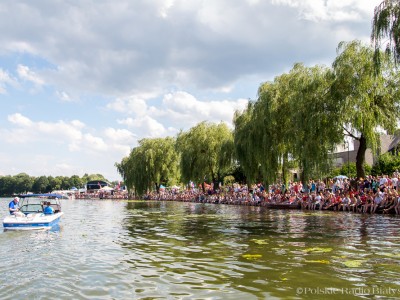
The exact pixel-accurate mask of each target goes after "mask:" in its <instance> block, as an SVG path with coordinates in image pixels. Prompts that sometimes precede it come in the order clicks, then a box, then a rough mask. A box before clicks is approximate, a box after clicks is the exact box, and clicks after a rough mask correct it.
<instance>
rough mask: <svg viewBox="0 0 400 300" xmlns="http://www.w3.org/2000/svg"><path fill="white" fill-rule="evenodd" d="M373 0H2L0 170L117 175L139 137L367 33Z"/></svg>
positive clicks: (221, 113) (159, 132) (237, 99)
mask: <svg viewBox="0 0 400 300" xmlns="http://www.w3.org/2000/svg"><path fill="white" fill-rule="evenodd" d="M380 3H381V1H372V0H191V1H188V0H151V1H149V0H118V1H114V0H112V1H108V0H86V1H81V0H68V1H62V0H25V1H23V0H2V1H1V2H0V27H1V35H0V103H1V106H0V137H1V138H0V175H16V174H19V173H27V174H28V175H30V176H35V177H36V176H42V175H45V176H72V175H78V176H80V177H81V176H83V175H84V174H85V173H87V174H102V175H103V176H104V177H105V178H107V179H108V180H110V181H115V180H120V179H121V176H120V175H119V174H118V172H117V169H116V167H115V163H116V162H121V160H122V159H123V158H124V157H125V156H127V155H129V153H130V151H131V149H132V148H134V147H136V146H137V145H138V141H139V140H140V139H143V138H157V137H166V136H177V134H178V133H179V132H180V131H181V130H183V131H187V130H189V129H190V128H192V127H193V126H195V125H197V124H198V123H200V122H202V121H208V122H225V123H226V124H228V126H230V127H231V128H232V129H233V125H232V118H233V115H234V112H235V111H236V110H239V111H242V110H243V109H244V108H245V107H246V105H247V102H248V101H249V100H255V99H257V90H258V87H259V86H260V85H261V84H262V83H263V82H266V81H272V80H274V77H276V76H280V75H282V74H283V73H285V72H289V71H290V70H291V69H292V67H293V65H294V64H295V63H298V62H300V63H303V64H304V65H306V66H315V65H325V66H331V65H332V63H333V61H334V59H335V57H336V48H337V46H338V44H339V42H341V41H352V40H361V41H363V42H365V43H367V44H369V43H370V34H371V21H372V16H373V11H374V8H375V7H376V6H377V5H379V4H380Z"/></svg>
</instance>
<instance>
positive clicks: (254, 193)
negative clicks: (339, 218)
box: [145, 171, 400, 214]
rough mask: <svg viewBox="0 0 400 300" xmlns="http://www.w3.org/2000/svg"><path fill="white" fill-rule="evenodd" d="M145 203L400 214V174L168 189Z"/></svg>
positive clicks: (152, 194) (149, 197) (152, 196)
mask: <svg viewBox="0 0 400 300" xmlns="http://www.w3.org/2000/svg"><path fill="white" fill-rule="evenodd" d="M145 199H152V200H173V201H186V202H202V203H216V204H235V205H259V206H273V205H279V206H280V207H282V206H283V205H287V206H290V207H294V208H299V209H307V210H336V211H349V212H357V213H371V214H374V213H394V214H400V173H399V172H398V171H396V172H394V173H393V174H392V175H391V176H388V175H381V176H372V175H370V176H366V178H361V179H359V180H355V179H349V178H347V177H346V176H338V177H335V178H332V179H327V180H310V181H309V182H308V184H307V185H304V186H303V184H302V183H301V182H289V183H288V184H287V185H285V184H273V185H270V186H269V187H268V188H265V187H264V186H263V185H262V184H256V185H253V186H251V187H248V186H247V185H240V184H233V185H230V186H225V187H218V188H217V189H214V188H213V187H209V188H208V189H206V190H203V189H202V188H189V189H184V190H181V189H177V188H175V189H165V190H162V191H159V192H158V193H156V192H152V193H148V194H146V195H145Z"/></svg>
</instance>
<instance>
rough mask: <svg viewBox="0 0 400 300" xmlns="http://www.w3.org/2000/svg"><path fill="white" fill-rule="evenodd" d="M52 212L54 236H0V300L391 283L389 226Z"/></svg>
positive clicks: (340, 220)
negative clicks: (57, 216)
mask: <svg viewBox="0 0 400 300" xmlns="http://www.w3.org/2000/svg"><path fill="white" fill-rule="evenodd" d="M63 210H64V213H65V215H64V218H63V219H62V221H61V226H60V227H61V228H60V230H59V231H58V232H24V233H20V232H2V233H1V234H0V251H1V253H2V255H1V256H0V268H1V270H2V274H6V276H7V277H3V279H0V298H1V299H10V298H12V299H25V298H29V299H152V298H154V299H155V298H162V299H266V298H268V299H273V298H277V299H282V298H296V297H298V296H297V295H296V291H295V289H294V288H293V287H296V286H302V287H310V288H313V287H316V286H317V285H321V284H322V283H329V286H330V287H335V288H342V287H343V288H351V287H360V286H370V285H371V283H377V284H379V285H380V286H383V287H385V286H386V287H394V285H398V284H399V280H398V279H397V278H398V274H400V264H399V262H400V256H399V255H398V253H397V252H398V251H397V249H398V246H399V245H400V235H399V233H398V228H399V225H400V218H395V217H393V218H392V217H381V216H370V215H357V214H355V215H353V214H341V213H331V212H309V213H304V212H302V211H268V210H266V209H263V208H259V207H257V208H255V207H244V206H228V205H225V206H224V205H208V204H200V205H199V204H195V203H178V202H175V203H174V202H122V201H108V200H104V201H93V200H90V201H85V200H82V201H80V200H79V201H78V200H77V201H64V202H63ZM328 249H329V251H328ZM8 278H18V285H16V284H15V283H14V282H10V280H8ZM49 282H51V286H52V288H51V289H49V288H48V286H49ZM17 286H18V287H20V286H22V287H23V289H19V288H17Z"/></svg>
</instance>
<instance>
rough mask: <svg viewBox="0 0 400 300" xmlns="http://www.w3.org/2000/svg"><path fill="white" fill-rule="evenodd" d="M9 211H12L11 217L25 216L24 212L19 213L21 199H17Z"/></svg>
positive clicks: (10, 205)
mask: <svg viewBox="0 0 400 300" xmlns="http://www.w3.org/2000/svg"><path fill="white" fill-rule="evenodd" d="M8 210H9V211H10V215H14V216H17V217H22V216H25V215H24V214H23V213H22V212H20V211H19V198H18V197H15V198H14V199H13V200H12V201H11V202H10V203H9V204H8Z"/></svg>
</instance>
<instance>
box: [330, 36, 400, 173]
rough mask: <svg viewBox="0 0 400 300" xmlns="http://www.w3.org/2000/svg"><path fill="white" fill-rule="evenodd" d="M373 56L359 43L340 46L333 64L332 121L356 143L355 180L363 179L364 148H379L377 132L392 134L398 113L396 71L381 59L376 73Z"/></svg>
mask: <svg viewBox="0 0 400 300" xmlns="http://www.w3.org/2000/svg"><path fill="white" fill-rule="evenodd" d="M373 55H374V53H373V49H372V48H371V47H368V46H365V45H363V44H362V43H361V42H360V41H352V42H350V43H344V42H342V43H340V44H339V46H338V56H337V57H336V59H335V61H334V63H333V71H334V75H335V80H334V82H333V84H332V88H331V94H332V98H333V100H334V101H335V102H337V103H338V104H339V110H338V114H337V116H336V118H337V120H338V121H339V123H340V124H341V125H342V126H343V129H344V130H345V131H346V132H347V134H348V135H350V136H352V137H353V138H355V139H357V140H359V142H360V147H359V149H358V153H357V162H356V164H357V177H365V170H364V168H363V165H364V162H365V151H366V149H367V145H368V146H369V147H370V148H371V149H372V151H373V152H374V153H376V151H377V149H378V148H379V135H378V134H377V129H378V128H381V129H384V130H386V131H387V132H389V133H393V132H394V130H395V129H396V124H397V120H398V116H399V113H400V111H399V107H400V106H399V99H400V97H399V89H398V86H399V76H398V74H397V72H396V69H395V68H394V66H393V64H392V61H391V60H390V59H388V57H386V56H385V57H382V59H381V62H380V66H379V70H378V71H379V72H377V70H376V66H375V65H374V63H373ZM383 58H384V59H383Z"/></svg>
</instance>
